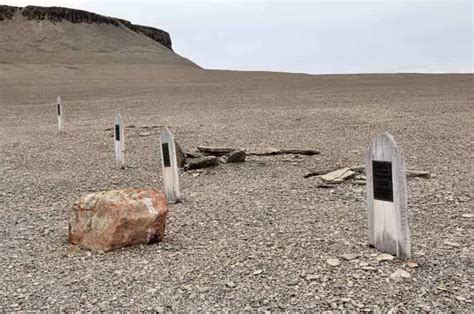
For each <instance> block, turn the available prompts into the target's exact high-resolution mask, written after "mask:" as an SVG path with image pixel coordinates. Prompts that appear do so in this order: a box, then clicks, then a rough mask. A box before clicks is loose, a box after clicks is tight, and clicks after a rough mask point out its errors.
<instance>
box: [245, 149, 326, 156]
mask: <svg viewBox="0 0 474 314" xmlns="http://www.w3.org/2000/svg"><path fill="white" fill-rule="evenodd" d="M319 154H321V152H320V151H318V150H314V149H276V148H270V149H268V150H264V151H257V152H250V153H248V155H253V156H275V155H305V156H314V155H319Z"/></svg>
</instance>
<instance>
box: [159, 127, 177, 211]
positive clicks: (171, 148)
mask: <svg viewBox="0 0 474 314" xmlns="http://www.w3.org/2000/svg"><path fill="white" fill-rule="evenodd" d="M166 145H167V148H168V152H166V151H164V147H166ZM160 151H161V166H162V168H163V180H164V183H165V193H166V197H167V199H168V202H169V203H179V202H180V201H181V194H180V191H179V177H178V166H177V165H178V162H177V159H176V146H175V142H174V136H173V134H171V132H170V130H169V129H168V128H167V127H165V128H164V129H163V130H162V131H161V134H160ZM165 154H167V156H165ZM165 161H166V162H169V163H168V164H165Z"/></svg>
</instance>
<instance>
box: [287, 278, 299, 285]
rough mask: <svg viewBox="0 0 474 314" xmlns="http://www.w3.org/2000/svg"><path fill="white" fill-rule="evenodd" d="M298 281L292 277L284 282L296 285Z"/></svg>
mask: <svg viewBox="0 0 474 314" xmlns="http://www.w3.org/2000/svg"><path fill="white" fill-rule="evenodd" d="M298 282H299V280H298V278H294V279H290V280H288V281H287V283H286V284H287V285H288V286H296V285H297V284H298Z"/></svg>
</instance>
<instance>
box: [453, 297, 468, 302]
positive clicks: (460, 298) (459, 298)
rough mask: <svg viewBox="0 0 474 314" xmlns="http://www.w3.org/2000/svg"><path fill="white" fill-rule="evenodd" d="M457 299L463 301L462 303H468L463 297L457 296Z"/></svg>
mask: <svg viewBox="0 0 474 314" xmlns="http://www.w3.org/2000/svg"><path fill="white" fill-rule="evenodd" d="M455 298H456V300H458V301H461V302H463V301H466V298H465V297H462V296H456V297H455Z"/></svg>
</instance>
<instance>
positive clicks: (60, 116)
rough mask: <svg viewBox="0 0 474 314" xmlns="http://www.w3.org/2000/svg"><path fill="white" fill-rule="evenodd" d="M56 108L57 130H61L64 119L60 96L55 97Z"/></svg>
mask: <svg viewBox="0 0 474 314" xmlns="http://www.w3.org/2000/svg"><path fill="white" fill-rule="evenodd" d="M56 109H57V114H58V129H59V132H61V131H62V130H63V121H64V108H63V100H62V98H61V96H58V97H56Z"/></svg>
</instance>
